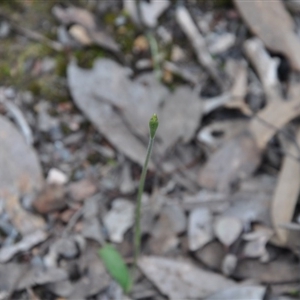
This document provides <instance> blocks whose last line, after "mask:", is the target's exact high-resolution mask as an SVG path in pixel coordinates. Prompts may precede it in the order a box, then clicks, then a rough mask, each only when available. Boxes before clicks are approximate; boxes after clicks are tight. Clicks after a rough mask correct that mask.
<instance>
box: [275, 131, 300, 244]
mask: <svg viewBox="0 0 300 300" xmlns="http://www.w3.org/2000/svg"><path fill="white" fill-rule="evenodd" d="M295 142H296V143H297V144H299V143H300V128H298V129H297V133H296V137H295ZM287 152H288V153H290V154H292V155H295V156H296V157H297V156H299V155H300V153H299V151H298V149H296V147H295V145H294V143H293V144H292V143H290V145H289V147H288V149H287ZM299 191H300V165H299V163H298V162H296V161H295V160H294V159H293V158H291V157H290V156H288V155H286V156H285V158H284V160H283V163H282V166H281V170H280V173H279V176H278V183H277V186H276V189H275V192H274V195H273V199H272V202H271V216H272V223H273V226H274V229H275V234H276V239H273V242H275V243H276V244H277V245H280V246H287V242H288V235H289V231H288V230H286V229H284V228H282V227H281V226H280V225H281V224H284V223H288V222H290V221H292V218H293V215H294V211H295V207H296V205H297V202H298V197H299Z"/></svg>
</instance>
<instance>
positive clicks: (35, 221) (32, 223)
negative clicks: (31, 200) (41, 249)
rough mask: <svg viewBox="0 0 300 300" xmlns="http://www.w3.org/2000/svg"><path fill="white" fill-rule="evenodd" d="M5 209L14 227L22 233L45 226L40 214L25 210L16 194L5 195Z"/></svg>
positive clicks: (31, 231) (29, 232) (25, 233)
mask: <svg viewBox="0 0 300 300" xmlns="http://www.w3.org/2000/svg"><path fill="white" fill-rule="evenodd" d="M5 210H6V212H7V214H8V216H9V219H10V221H11V222H12V224H13V225H14V227H15V228H16V229H17V230H18V231H19V232H20V233H21V234H22V235H27V234H31V233H33V232H35V231H37V230H39V229H44V228H45V227H46V222H45V221H44V219H43V218H42V217H41V216H38V215H36V214H33V213H31V212H29V211H27V210H25V209H24V208H23V207H22V205H21V203H20V200H19V197H18V196H16V195H9V196H7V197H5Z"/></svg>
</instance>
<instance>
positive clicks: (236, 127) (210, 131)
mask: <svg viewBox="0 0 300 300" xmlns="http://www.w3.org/2000/svg"><path fill="white" fill-rule="evenodd" d="M229 103H230V102H229ZM247 125H248V121H247V120H244V119H233V120H227V121H219V122H218V121H217V122H214V123H212V124H210V125H207V126H204V127H202V128H201V130H200V131H199V132H198V134H197V140H198V141H199V142H201V143H204V144H205V145H206V146H209V147H210V148H211V149H213V150H216V149H217V148H219V147H220V146H221V145H223V144H224V143H225V142H227V141H228V140H230V139H231V138H233V137H234V136H236V135H238V134H240V133H241V132H243V131H244V130H245V129H246V127H247Z"/></svg>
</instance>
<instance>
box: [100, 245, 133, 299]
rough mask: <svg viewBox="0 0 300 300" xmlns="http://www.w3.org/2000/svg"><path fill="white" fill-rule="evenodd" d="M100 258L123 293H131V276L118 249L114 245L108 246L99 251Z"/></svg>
mask: <svg viewBox="0 0 300 300" xmlns="http://www.w3.org/2000/svg"><path fill="white" fill-rule="evenodd" d="M99 256H100V257H101V259H102V261H103V263H104V265H105V267H106V269H107V271H108V272H109V273H110V275H111V276H112V278H114V279H115V280H116V281H117V282H118V283H119V285H120V286H121V287H122V289H123V291H124V292H125V293H128V292H130V290H131V287H132V280H131V276H130V274H129V271H128V268H127V266H126V264H125V262H124V260H123V258H122V256H121V255H120V253H119V252H118V251H117V250H116V248H115V247H114V246H113V245H110V244H106V245H104V246H103V247H102V248H101V249H100V250H99Z"/></svg>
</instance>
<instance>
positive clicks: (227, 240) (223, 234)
mask: <svg viewBox="0 0 300 300" xmlns="http://www.w3.org/2000/svg"><path fill="white" fill-rule="evenodd" d="M242 230H243V224H242V222H241V221H240V220H239V219H238V218H234V217H227V216H220V217H219V218H218V219H217V220H216V221H215V224H214V231H215V234H216V236H217V238H218V239H219V241H220V242H221V243H222V244H223V245H225V246H230V245H232V244H233V243H234V242H235V241H236V240H237V238H238V237H239V235H240V234H241V232H242Z"/></svg>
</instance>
